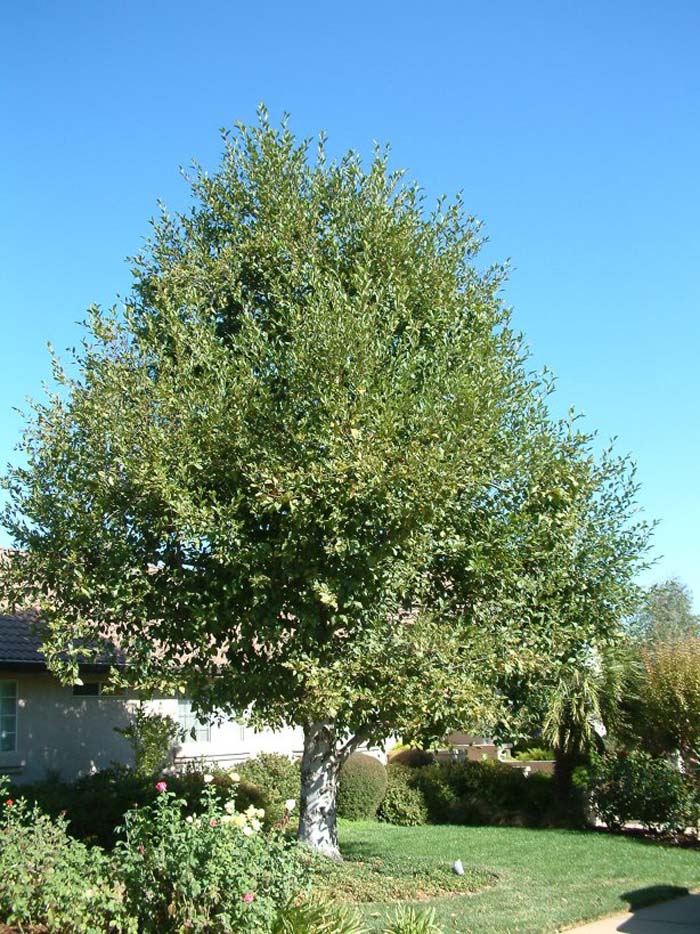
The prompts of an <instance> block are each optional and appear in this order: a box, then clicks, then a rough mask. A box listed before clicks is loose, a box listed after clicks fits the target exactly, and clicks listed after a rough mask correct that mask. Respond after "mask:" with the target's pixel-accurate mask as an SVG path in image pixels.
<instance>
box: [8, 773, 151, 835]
mask: <svg viewBox="0 0 700 934" xmlns="http://www.w3.org/2000/svg"><path fill="white" fill-rule="evenodd" d="M153 785H154V783H153V780H152V779H151V778H145V777H144V776H142V775H138V774H137V773H136V772H134V771H133V770H131V769H126V768H123V767H114V768H111V769H104V770H103V771H101V772H95V773H94V774H90V775H84V776H83V777H81V778H78V779H76V781H74V782H60V781H57V780H56V779H47V780H46V781H42V782H35V783H34V784H30V785H22V786H21V788H15V789H13V796H15V795H16V796H19V795H22V796H23V797H26V798H27V800H28V801H30V802H33V803H36V804H37V805H38V807H39V808H40V809H41V810H42V811H44V812H45V813H47V814H49V815H51V816H52V817H54V818H58V817H59V816H60V815H61V814H64V815H65V817H66V819H67V820H68V832H69V833H70V834H71V836H73V837H76V838H77V839H79V840H82V841H83V842H85V843H93V844H97V845H99V846H101V847H104V848H107V849H111V848H112V847H113V846H114V844H115V842H116V828H117V827H118V826H119V825H120V824H122V823H123V820H124V815H125V814H126V812H127V811H129V810H130V809H131V808H133V807H135V806H139V807H143V806H144V805H146V804H149V803H151V802H152V801H154V800H155V798H156V791H155V788H154V787H153Z"/></svg>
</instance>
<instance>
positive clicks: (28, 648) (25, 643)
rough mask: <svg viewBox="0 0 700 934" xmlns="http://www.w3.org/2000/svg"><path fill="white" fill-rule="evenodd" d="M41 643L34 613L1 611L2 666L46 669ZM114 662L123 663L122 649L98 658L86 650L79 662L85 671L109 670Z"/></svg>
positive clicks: (0, 664)
mask: <svg viewBox="0 0 700 934" xmlns="http://www.w3.org/2000/svg"><path fill="white" fill-rule="evenodd" d="M41 646H42V638H41V624H40V622H39V620H38V619H37V617H36V615H35V614H33V613H17V614H0V668H4V669H8V668H34V669H37V670H43V669H45V668H46V658H45V657H44V653H43V652H42V651H41ZM113 664H116V665H123V664H124V658H123V656H122V655H121V653H120V652H117V657H116V659H112V658H108V657H107V656H106V655H104V654H100V655H98V656H97V657H95V655H94V654H93V653H90V652H86V654H85V656H84V657H83V660H81V661H80V667H81V668H84V670H85V671H107V670H108V669H109V668H110V667H111V666H112V665H113Z"/></svg>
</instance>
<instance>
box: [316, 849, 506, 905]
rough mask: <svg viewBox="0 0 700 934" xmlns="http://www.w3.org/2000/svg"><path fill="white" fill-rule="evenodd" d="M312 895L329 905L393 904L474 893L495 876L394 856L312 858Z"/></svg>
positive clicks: (488, 883) (398, 855)
mask: <svg viewBox="0 0 700 934" xmlns="http://www.w3.org/2000/svg"><path fill="white" fill-rule="evenodd" d="M311 867H312V872H313V892H314V893H315V894H316V895H319V896H320V897H322V898H326V899H328V900H329V901H331V902H336V903H337V902H340V903H345V902H352V903H361V902H392V901H404V900H411V899H417V898H439V897H440V896H441V895H452V894H457V893H462V894H466V893H469V892H477V891H479V889H482V888H484V887H485V886H487V885H491V884H492V883H493V882H494V879H495V877H494V875H493V874H492V873H490V872H488V871H486V870H483V869H475V868H472V867H470V866H467V867H466V869H465V873H464V875H463V876H458V875H456V874H455V873H454V872H453V871H452V868H451V864H450V863H448V862H445V861H444V860H443V861H440V862H437V861H435V860H430V859H425V858H423V859H420V858H416V857H415V856H414V855H413V854H411V853H397V854H393V855H392V856H383V857H382V858H376V857H373V858H357V857H351V858H349V859H344V860H343V861H342V862H336V861H335V860H327V859H323V858H318V857H316V858H314V859H312V862H311Z"/></svg>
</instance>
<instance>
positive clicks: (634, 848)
mask: <svg viewBox="0 0 700 934" xmlns="http://www.w3.org/2000/svg"><path fill="white" fill-rule="evenodd" d="M340 843H341V850H342V852H343V854H344V855H345V856H346V858H347V859H348V860H352V861H356V860H362V861H365V862H366V861H371V860H382V861H385V862H386V863H388V864H396V863H397V862H398V863H401V862H402V861H405V862H406V864H407V865H408V866H410V865H411V864H412V863H417V864H419V865H421V866H426V865H428V864H430V863H432V865H433V866H434V867H435V869H436V870H437V869H438V867H445V866H449V865H451V864H452V862H454V860H455V859H461V860H462V862H463V864H464V867H465V870H467V871H468V872H469V871H471V870H474V871H475V872H474V873H473V874H472V876H471V878H472V879H473V880H481V883H482V886H483V885H484V884H486V885H488V887H482V888H481V889H480V890H478V891H475V892H473V893H472V894H466V895H463V894H460V895H451V896H448V897H438V898H436V897H431V898H426V899H423V900H422V903H423V904H425V905H432V906H433V907H434V909H435V912H436V916H437V920H438V921H439V923H440V924H441V925H442V927H443V929H444V931H445V932H446V934H448V932H455V934H456V932H459V934H551V932H554V931H558V930H560V929H561V928H565V927H568V926H571V925H573V924H576V923H578V922H583V921H589V920H591V919H593V918H599V917H602V916H603V915H606V914H611V913H613V912H616V911H628V910H630V908H632V909H634V908H640V907H642V905H645V904H650V903H652V902H655V901H662V900H663V899H664V898H669V897H672V896H673V895H680V894H684V893H685V892H686V891H687V890H688V889H693V888H698V887H700V852H698V850H692V849H680V848H676V847H671V846H663V845H660V844H656V843H650V842H646V841H643V840H640V839H633V838H630V837H622V836H613V835H611V834H604V833H596V832H592V831H591V832H584V831H566V830H526V829H521V828H515V827H455V826H437V827H436V826H430V827H391V826H388V825H386V824H379V823H370V822H356V823H350V822H347V821H343V822H341V828H340ZM348 871H349V873H353V872H355V870H354V869H353V868H350V867H349V869H348ZM484 873H486V874H487V875H483V874H484ZM494 875H495V880H494ZM489 882H490V883H491V884H490V885H489V884H488V883H489ZM472 887H473V888H476V886H472ZM406 896H407V897H408V898H409V899H410V891H408V890H407V891H406ZM341 897H342V896H341ZM414 897H415V896H414ZM395 906H396V902H393V903H389V901H388V899H387V901H383V902H382V901H376V902H372V903H369V904H368V903H366V902H364V903H362V904H359V905H358V909H359V910H360V911H361V913H362V914H363V916H364V918H365V920H366V922H368V923H369V925H370V926H376V927H377V929H378V928H379V926H380V924H381V920H382V918H384V917H385V916H386V915H387V914H391V913H392V912H393V910H394V909H395Z"/></svg>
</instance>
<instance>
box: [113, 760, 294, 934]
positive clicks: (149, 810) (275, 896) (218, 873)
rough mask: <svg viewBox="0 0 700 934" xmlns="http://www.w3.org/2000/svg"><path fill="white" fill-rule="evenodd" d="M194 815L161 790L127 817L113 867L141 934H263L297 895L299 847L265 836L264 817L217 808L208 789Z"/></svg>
mask: <svg viewBox="0 0 700 934" xmlns="http://www.w3.org/2000/svg"><path fill="white" fill-rule="evenodd" d="M205 786H206V787H205V789H204V791H203V793H202V797H201V800H200V802H199V808H198V810H197V811H196V813H195V814H188V813H187V807H188V805H187V802H186V801H185V800H184V799H180V798H177V797H176V795H175V794H174V793H172V792H171V791H169V790H168V787H167V783H166V782H160V783H158V791H159V795H158V799H157V800H156V802H155V803H154V804H152V805H149V806H147V807H145V808H137V809H135V810H133V811H131V812H129V813H128V814H127V815H126V818H125V833H124V838H123V839H122V840H120V841H119V842H118V844H117V847H116V849H115V854H114V860H113V865H114V867H115V870H116V871H117V873H118V878H119V881H120V882H121V883H122V885H123V887H124V902H125V907H126V910H127V912H128V914H129V916H130V917H132V918H134V919H135V920H136V922H137V925H138V931H139V934H170V932H172V934H175V932H180V931H192V932H205V931H206V932H215V931H220V932H224V931H268V930H270V929H271V928H272V927H273V926H274V925H275V923H276V920H277V918H278V916H279V914H280V912H282V911H283V910H284V908H285V907H286V906H287V905H289V904H290V902H291V901H292V900H293V899H294V898H295V897H296V896H297V895H298V894H299V893H300V891H301V890H302V888H303V887H304V885H305V882H306V877H307V870H306V868H305V865H304V863H303V861H302V860H301V859H300V858H299V857H298V855H297V847H296V843H294V842H292V841H289V840H288V839H286V838H285V837H284V835H283V834H280V833H278V832H273V833H270V834H265V833H263V831H262V824H261V821H260V818H261V816H262V815H261V813H260V812H259V811H257V810H256V809H255V808H249V809H248V810H247V811H246V812H241V811H239V810H238V809H237V807H236V803H235V799H234V798H233V797H232V798H230V799H229V800H228V801H225V802H224V804H223V805H222V804H221V801H220V799H219V796H218V794H217V791H216V789H215V788H214V784H213V777H212V778H211V780H210V781H207V777H205Z"/></svg>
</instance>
